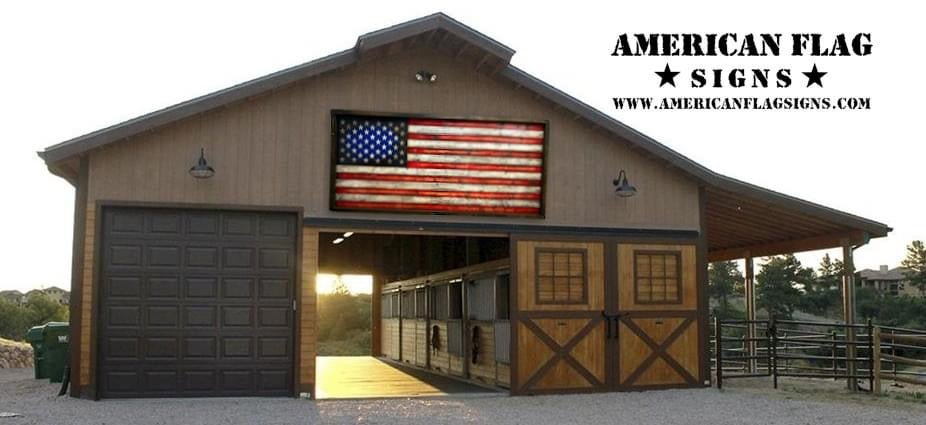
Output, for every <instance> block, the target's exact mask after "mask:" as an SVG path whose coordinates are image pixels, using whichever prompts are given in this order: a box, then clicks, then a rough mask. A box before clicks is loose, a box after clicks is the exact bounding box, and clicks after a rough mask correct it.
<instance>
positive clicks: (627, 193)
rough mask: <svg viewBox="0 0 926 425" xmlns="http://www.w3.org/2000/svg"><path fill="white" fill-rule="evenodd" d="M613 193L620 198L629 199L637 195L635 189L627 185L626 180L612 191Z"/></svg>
mask: <svg viewBox="0 0 926 425" xmlns="http://www.w3.org/2000/svg"><path fill="white" fill-rule="evenodd" d="M614 193H617V196H620V197H621V198H629V197H631V196H633V195H636V194H637V188H635V187H633V186H631V185H629V184H627V179H624V182H623V183H622V184H621V185H620V186H618V187H617V189H615V190H614Z"/></svg>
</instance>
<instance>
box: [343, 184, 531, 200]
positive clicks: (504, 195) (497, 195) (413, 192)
mask: <svg viewBox="0 0 926 425" xmlns="http://www.w3.org/2000/svg"><path fill="white" fill-rule="evenodd" d="M335 193H354V194H361V195H401V196H432V197H437V198H466V199H527V200H540V194H539V193H510V192H461V191H455V190H417V189H380V188H359V187H338V188H336V189H335Z"/></svg>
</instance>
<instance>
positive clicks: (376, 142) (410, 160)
mask: <svg viewBox="0 0 926 425" xmlns="http://www.w3.org/2000/svg"><path fill="white" fill-rule="evenodd" d="M334 119H335V120H336V131H335V135H334V137H335V143H334V145H335V149H336V154H335V164H334V167H335V170H334V172H335V175H334V188H333V190H334V196H333V197H332V198H333V207H334V209H339V210H372V211H393V210H394V211H410V212H430V213H465V214H492V215H518V216H539V215H540V214H541V206H542V205H543V170H544V164H543V156H544V155H543V154H544V151H543V150H544V140H545V132H546V126H545V125H544V124H535V123H514V122H503V121H476V120H458V119H419V118H396V117H371V116H356V115H336V116H335V117H334Z"/></svg>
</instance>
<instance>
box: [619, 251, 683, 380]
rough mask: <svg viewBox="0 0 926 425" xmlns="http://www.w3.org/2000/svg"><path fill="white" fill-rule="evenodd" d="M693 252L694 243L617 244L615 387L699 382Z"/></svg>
mask: <svg viewBox="0 0 926 425" xmlns="http://www.w3.org/2000/svg"><path fill="white" fill-rule="evenodd" d="M695 252H696V250H695V246H694V245H635V244H619V245H618V246H617V254H616V255H617V280H618V290H617V291H616V294H615V295H616V298H617V299H616V304H617V314H616V315H612V317H616V321H617V335H616V336H617V343H616V345H617V353H616V356H612V357H611V358H612V359H613V360H612V361H614V362H616V363H617V364H616V365H613V366H615V370H616V373H615V375H616V382H615V384H616V388H618V389H623V390H635V389H648V388H666V387H690V386H696V385H700V380H699V379H698V377H699V375H700V373H699V368H700V365H699V362H700V360H701V358H700V357H701V355H700V351H699V350H700V335H698V293H697V288H698V285H697V261H696V255H695ZM611 301H612V303H611V305H614V303H613V301H614V300H613V299H612V300H611Z"/></svg>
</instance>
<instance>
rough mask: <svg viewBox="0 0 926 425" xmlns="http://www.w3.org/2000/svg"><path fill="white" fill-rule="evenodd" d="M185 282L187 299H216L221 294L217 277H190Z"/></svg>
mask: <svg viewBox="0 0 926 425" xmlns="http://www.w3.org/2000/svg"><path fill="white" fill-rule="evenodd" d="M183 283H184V285H183V287H184V289H185V291H184V292H185V294H184V295H185V296H186V298H187V299H196V298H207V299H214V298H215V297H217V296H218V295H219V282H218V278H216V277H188V278H186V279H184V282H183Z"/></svg>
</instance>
